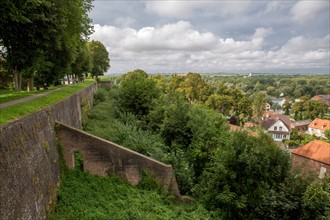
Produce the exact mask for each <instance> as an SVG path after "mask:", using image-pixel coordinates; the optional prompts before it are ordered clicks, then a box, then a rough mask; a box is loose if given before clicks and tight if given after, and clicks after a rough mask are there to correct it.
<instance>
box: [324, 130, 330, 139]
mask: <svg viewBox="0 0 330 220" xmlns="http://www.w3.org/2000/svg"><path fill="white" fill-rule="evenodd" d="M324 135H325V137H326V138H327V139H328V141H330V129H328V130H326V131H325V132H324Z"/></svg>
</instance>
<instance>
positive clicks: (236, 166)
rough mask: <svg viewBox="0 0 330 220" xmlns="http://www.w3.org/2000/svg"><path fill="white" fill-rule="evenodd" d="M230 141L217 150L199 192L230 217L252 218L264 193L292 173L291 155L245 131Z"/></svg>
mask: <svg viewBox="0 0 330 220" xmlns="http://www.w3.org/2000/svg"><path fill="white" fill-rule="evenodd" d="M227 141H228V142H227V143H226V144H225V145H223V146H222V147H221V148H218V150H217V151H215V152H214V155H213V159H212V161H211V163H210V164H209V167H208V168H207V169H205V170H204V172H203V174H202V178H201V180H200V182H199V183H198V184H197V185H196V187H195V192H196V194H197V195H198V197H199V198H200V199H201V201H202V202H203V204H205V205H206V207H207V208H209V209H216V210H219V212H222V213H223V214H224V217H225V218H226V219H228V218H231V219H251V218H253V215H254V214H255V212H254V211H253V210H255V208H256V207H257V206H258V204H259V203H260V201H261V200H262V197H261V196H262V195H263V194H264V193H265V192H266V191H267V190H268V189H269V188H270V187H272V186H274V185H276V184H278V183H279V182H281V181H283V180H284V179H285V177H286V176H287V175H288V172H289V156H288V154H286V153H285V152H283V151H282V150H280V149H279V148H278V147H277V146H275V145H274V144H272V143H271V142H270V141H269V140H268V139H265V138H255V137H250V136H248V135H247V134H245V133H241V132H235V133H234V134H233V137H231V138H230V139H227Z"/></svg>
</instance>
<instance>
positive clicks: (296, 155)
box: [291, 140, 330, 179]
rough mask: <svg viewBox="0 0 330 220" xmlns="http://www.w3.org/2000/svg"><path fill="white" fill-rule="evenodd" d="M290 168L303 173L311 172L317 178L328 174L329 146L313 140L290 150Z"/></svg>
mask: <svg viewBox="0 0 330 220" xmlns="http://www.w3.org/2000/svg"><path fill="white" fill-rule="evenodd" d="M291 153H292V166H293V167H299V168H302V169H303V171H304V172H313V173H316V174H317V175H318V177H319V178H321V179H322V178H323V177H324V175H325V174H327V175H329V174H330V144H329V143H326V142H323V141H320V140H314V141H311V142H309V143H308V144H305V145H303V146H301V147H299V148H297V149H294V150H292V152H291Z"/></svg>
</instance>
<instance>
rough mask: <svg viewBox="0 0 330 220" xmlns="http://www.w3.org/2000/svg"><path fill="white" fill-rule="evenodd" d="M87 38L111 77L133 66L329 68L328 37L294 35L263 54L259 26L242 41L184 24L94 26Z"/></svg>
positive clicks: (216, 69)
mask: <svg viewBox="0 0 330 220" xmlns="http://www.w3.org/2000/svg"><path fill="white" fill-rule="evenodd" d="M94 29H95V33H94V34H93V35H92V36H91V39H94V40H100V41H101V42H103V43H104V44H105V45H106V46H107V48H108V49H109V53H110V58H111V62H112V63H111V66H112V68H111V70H110V72H112V73H125V72H128V71H131V70H133V69H136V68H140V69H144V70H145V71H147V72H149V73H154V72H172V73H173V72H189V71H192V72H220V71H237V72H250V71H267V70H271V71H273V70H278V69H292V70H298V71H303V70H304V69H308V68H316V69H317V68H323V69H325V68H326V67H327V66H329V58H330V57H329V35H327V36H325V37H323V38H305V37H302V36H297V37H293V38H291V39H289V40H288V41H287V42H286V43H285V44H284V45H278V46H277V47H272V50H270V49H269V50H265V49H264V48H263V45H264V44H267V38H266V37H267V36H269V35H270V34H274V35H276V33H274V31H273V30H272V29H271V28H263V27H259V28H256V29H255V32H254V34H252V35H251V36H250V37H247V38H246V39H244V40H235V39H234V38H221V37H219V36H217V35H215V34H213V33H211V32H200V31H198V30H196V29H195V28H194V26H192V25H191V24H190V23H189V22H187V21H178V22H176V23H171V24H167V25H163V26H158V27H145V28H141V29H138V30H136V29H133V28H127V27H126V28H118V27H114V26H101V25H95V27H94Z"/></svg>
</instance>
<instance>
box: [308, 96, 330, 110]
mask: <svg viewBox="0 0 330 220" xmlns="http://www.w3.org/2000/svg"><path fill="white" fill-rule="evenodd" d="M311 100H319V101H322V102H324V103H325V104H326V105H327V106H328V108H329V109H330V95H324V94H319V95H316V96H314V97H313V98H311Z"/></svg>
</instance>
